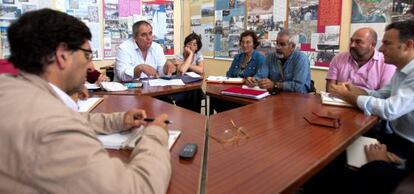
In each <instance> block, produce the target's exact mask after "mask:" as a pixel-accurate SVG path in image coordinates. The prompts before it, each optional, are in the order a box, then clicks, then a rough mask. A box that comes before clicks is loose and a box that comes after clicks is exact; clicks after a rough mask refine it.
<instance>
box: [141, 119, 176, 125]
mask: <svg viewBox="0 0 414 194" xmlns="http://www.w3.org/2000/svg"><path fill="white" fill-rule="evenodd" d="M154 120H155V118H145V119H144V121H146V122H152V121H154ZM164 123H165V124H172V123H173V122H172V121H170V120H165V121H164Z"/></svg>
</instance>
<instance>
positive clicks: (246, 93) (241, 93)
mask: <svg viewBox="0 0 414 194" xmlns="http://www.w3.org/2000/svg"><path fill="white" fill-rule="evenodd" d="M221 94H224V95H229V96H237V97H244V98H252V99H256V100H259V99H262V98H264V97H266V96H269V95H270V94H269V92H267V91H260V90H253V89H243V88H239V87H232V88H228V89H225V90H223V91H221Z"/></svg>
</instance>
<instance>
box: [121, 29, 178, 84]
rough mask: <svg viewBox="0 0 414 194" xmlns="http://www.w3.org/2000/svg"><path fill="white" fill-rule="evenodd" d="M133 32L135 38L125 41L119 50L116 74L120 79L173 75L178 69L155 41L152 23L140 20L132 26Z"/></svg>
mask: <svg viewBox="0 0 414 194" xmlns="http://www.w3.org/2000/svg"><path fill="white" fill-rule="evenodd" d="M132 32H133V38H130V39H128V40H126V41H125V42H123V43H122V44H121V45H120V46H119V49H118V52H117V57H116V63H115V72H116V74H115V75H116V78H117V79H118V80H120V81H131V80H133V79H136V78H146V77H157V76H159V75H171V74H172V73H173V72H175V71H176V68H175V66H174V65H173V64H172V63H170V62H168V61H167V59H166V58H165V55H164V52H163V49H162V47H161V46H160V45H159V44H158V43H155V42H153V34H152V26H151V24H149V23H148V22H146V21H138V22H136V23H134V25H133V26H132Z"/></svg>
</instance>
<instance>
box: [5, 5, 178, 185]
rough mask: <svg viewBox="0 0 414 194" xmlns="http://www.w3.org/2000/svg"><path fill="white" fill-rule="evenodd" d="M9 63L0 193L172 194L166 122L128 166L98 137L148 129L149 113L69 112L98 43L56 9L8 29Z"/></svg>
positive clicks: (154, 126) (148, 132) (150, 132)
mask: <svg viewBox="0 0 414 194" xmlns="http://www.w3.org/2000/svg"><path fill="white" fill-rule="evenodd" d="M7 35H8V40H9V43H10V48H11V49H10V50H11V55H10V58H9V60H10V62H11V63H13V64H14V66H15V67H16V68H18V69H19V73H18V75H0V115H1V116H0V158H2V159H1V161H0V193H165V192H166V190H167V187H168V184H169V179H170V176H171V164H170V153H169V150H168V133H167V131H166V129H165V128H166V124H164V121H165V120H166V119H167V115H165V114H163V115H161V116H159V117H158V118H157V119H156V120H155V121H154V122H152V123H151V125H148V126H147V127H146V128H145V129H144V134H143V136H142V138H141V140H140V141H139V142H138V144H137V145H136V147H135V149H134V150H133V151H132V154H131V156H130V160H129V162H127V163H123V162H121V161H120V160H119V159H115V158H110V157H109V155H108V153H107V151H106V150H105V149H104V148H103V147H102V143H101V142H100V141H99V140H98V139H97V137H96V134H97V133H104V134H108V133H112V132H119V131H122V130H126V129H130V128H134V127H139V126H141V125H147V123H146V122H145V121H144V118H145V117H146V113H145V111H144V110H140V109H136V108H133V109H131V110H129V111H128V112H125V113H112V114H100V113H85V114H80V113H77V112H75V111H73V110H72V109H70V108H69V107H68V106H70V103H71V102H72V103H73V101H71V99H70V97H69V95H72V94H73V93H75V92H77V91H78V90H79V88H80V87H81V86H83V84H84V82H85V80H86V72H87V69H88V68H91V67H92V62H91V59H92V57H91V56H92V52H91V49H90V45H89V40H91V38H92V35H91V33H90V31H89V29H88V27H87V26H86V25H85V24H84V23H82V22H81V21H80V20H78V19H76V18H75V17H73V16H69V15H67V14H66V13H62V12H59V11H55V10H51V9H42V10H38V11H32V12H27V13H25V14H24V15H22V16H21V17H20V18H19V19H18V20H17V21H16V22H14V23H13V24H12V25H11V26H10V27H9V29H8V33H7Z"/></svg>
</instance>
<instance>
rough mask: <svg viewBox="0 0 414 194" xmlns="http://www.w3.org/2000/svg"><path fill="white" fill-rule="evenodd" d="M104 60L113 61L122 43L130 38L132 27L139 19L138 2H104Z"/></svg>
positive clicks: (117, 0)
mask: <svg viewBox="0 0 414 194" xmlns="http://www.w3.org/2000/svg"><path fill="white" fill-rule="evenodd" d="M103 4H104V6H103V9H104V10H103V15H104V33H103V36H104V50H103V51H104V58H105V59H114V58H115V57H116V51H117V49H118V47H119V45H120V44H122V42H124V41H125V40H127V39H128V38H130V37H132V25H133V23H134V22H136V21H138V20H139V19H140V14H141V7H140V6H141V2H140V0H104V1H103Z"/></svg>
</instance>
